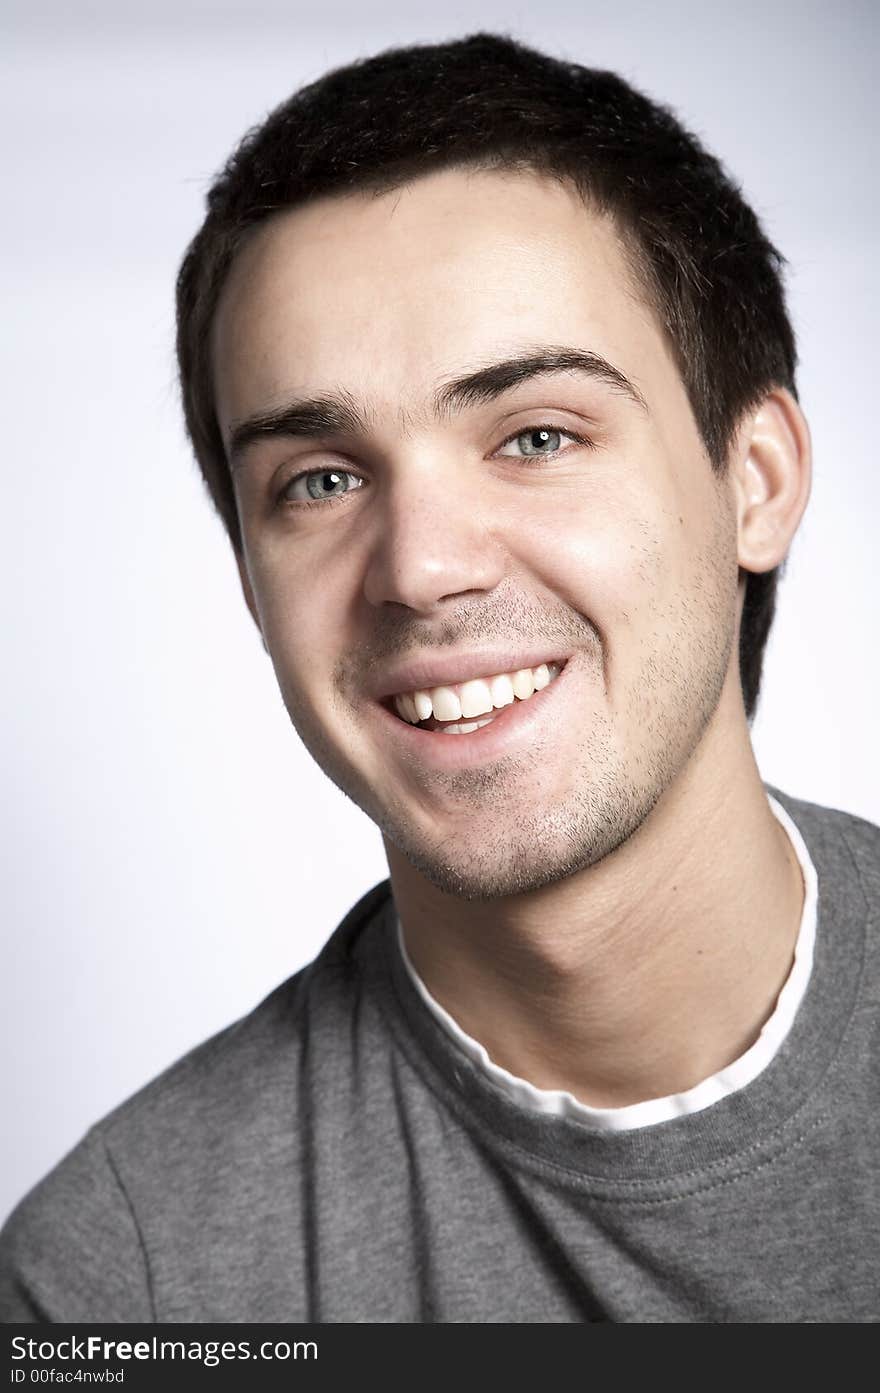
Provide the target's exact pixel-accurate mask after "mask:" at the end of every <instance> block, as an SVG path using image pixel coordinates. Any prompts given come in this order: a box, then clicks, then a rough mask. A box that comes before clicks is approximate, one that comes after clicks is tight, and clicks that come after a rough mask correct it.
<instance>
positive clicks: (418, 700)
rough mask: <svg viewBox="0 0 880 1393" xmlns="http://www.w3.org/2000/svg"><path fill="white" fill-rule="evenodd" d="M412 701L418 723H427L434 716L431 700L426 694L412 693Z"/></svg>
mask: <svg viewBox="0 0 880 1393" xmlns="http://www.w3.org/2000/svg"><path fill="white" fill-rule="evenodd" d="M413 701H414V703H415V708H416V712H417V715H418V718H419V720H420V721H427V720H428V718H429V717H430V716H433V714H434V708H433V706H432V705H431V698H430V697H429V696H428V693H427V692H413Z"/></svg>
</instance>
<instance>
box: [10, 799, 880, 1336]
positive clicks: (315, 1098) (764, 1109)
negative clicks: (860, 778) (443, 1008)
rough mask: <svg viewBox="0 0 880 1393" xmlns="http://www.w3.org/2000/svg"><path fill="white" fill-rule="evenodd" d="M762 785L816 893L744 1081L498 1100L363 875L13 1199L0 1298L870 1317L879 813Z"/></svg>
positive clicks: (320, 1309)
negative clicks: (778, 1031) (166, 1063)
mask: <svg viewBox="0 0 880 1393" xmlns="http://www.w3.org/2000/svg"><path fill="white" fill-rule="evenodd" d="M768 791H769V792H771V793H772V794H773V796H774V797H776V798H777V799H778V800H779V801H780V803H781V804H782V806H783V807H784V808H785V810H786V811H787V812H788V813H789V814H790V816H791V817H792V818H793V819H794V821H795V823H796V825H797V827H798V828H799V830H800V832H801V835H802V836H803V838H804V841H805V843H806V845H807V847H808V849H809V853H810V856H811V858H812V860H813V862H814V864H815V866H816V869H817V873H818V884H819V908H818V922H817V936H816V949H815V961H814V968H813V974H812V977H811V980H810V985H809V987H808V990H807V993H806V995H805V997H804V1000H803V1002H802V1003H801V1006H800V1009H799V1011H798V1013H797V1016H796V1018H795V1021H794V1024H793V1026H792V1028H791V1030H790V1032H789V1034H788V1036H787V1038H786V1040H785V1043H784V1044H783V1046H782V1048H781V1049H780V1051H779V1052H778V1054H777V1055H776V1056H775V1058H774V1059H773V1060H772V1062H771V1063H770V1064H769V1065H768V1067H767V1068H766V1069H765V1070H764V1071H763V1072H762V1073H761V1074H760V1075H759V1076H758V1077H757V1078H756V1079H755V1080H754V1081H753V1082H752V1083H750V1084H749V1085H748V1086H747V1087H745V1088H743V1089H741V1090H739V1091H738V1092H736V1093H734V1094H732V1095H730V1096H729V1097H726V1098H723V1099H722V1100H721V1101H719V1102H718V1103H716V1104H714V1105H713V1106H711V1107H708V1108H705V1109H704V1110H702V1111H700V1112H696V1113H693V1114H691V1115H690V1116H685V1117H681V1118H676V1119H674V1120H671V1121H668V1122H663V1123H660V1124H657V1125H654V1126H649V1127H640V1128H637V1129H635V1130H633V1131H624V1132H609V1131H600V1130H597V1129H594V1128H591V1127H589V1126H586V1125H584V1123H583V1122H581V1121H575V1120H572V1119H571V1118H567V1117H557V1116H547V1115H544V1114H540V1113H535V1112H531V1111H528V1110H526V1109H524V1108H522V1107H519V1106H517V1104H516V1103H515V1102H513V1101H512V1100H511V1099H510V1098H509V1097H508V1096H506V1095H505V1094H503V1093H502V1092H500V1091H499V1089H498V1088H497V1087H496V1085H495V1084H494V1083H493V1082H492V1080H491V1079H490V1078H489V1077H487V1075H486V1073H485V1072H484V1071H483V1070H481V1069H479V1068H478V1067H477V1066H476V1065H475V1063H474V1062H473V1061H472V1060H471V1059H469V1058H468V1057H467V1056H466V1055H465V1054H464V1053H463V1052H462V1051H461V1049H460V1048H459V1047H458V1046H457V1045H456V1042H455V1041H454V1040H453V1039H452V1038H451V1037H450V1036H449V1034H448V1033H447V1032H446V1031H444V1030H443V1029H442V1027H441V1026H440V1025H439V1023H438V1022H437V1020H435V1019H434V1017H433V1016H432V1015H431V1013H430V1011H429V1010H428V1009H427V1007H426V1005H425V1003H424V1001H423V1000H422V999H421V998H420V997H419V995H418V992H417V991H416V988H415V986H414V984H413V982H412V979H411V978H410V977H409V975H408V974H407V972H406V971H405V968H404V965H403V963H402V961H401V958H400V951H399V947H398V944H397V940H396V935H395V932H394V928H395V916H394V906H393V902H392V900H391V898H390V892H389V886H388V883H387V882H385V883H383V884H382V885H379V886H377V887H376V888H375V889H374V890H372V891H370V892H369V894H367V895H366V896H365V897H364V898H363V899H362V900H361V901H360V903H359V904H358V905H357V906H355V908H354V909H353V910H352V911H351V913H350V914H349V915H348V916H347V917H346V919H345V920H344V921H343V923H342V924H341V925H340V926H339V928H338V929H337V930H336V932H335V933H334V935H333V936H332V938H331V939H330V941H329V942H328V944H327V945H326V947H325V948H324V949H323V950H322V952H321V953H320V954H319V956H318V957H317V958H316V959H315V961H314V962H313V963H312V964H311V965H310V966H309V967H307V968H305V969H304V970H303V971H302V972H299V973H297V974H296V975H295V976H294V977H292V978H291V979H290V980H289V981H288V982H286V983H284V984H283V985H282V986H280V987H279V988H278V989H277V990H276V991H274V992H273V993H272V994H271V995H270V996H269V997H268V998H267V999H266V1000H265V1001H264V1002H263V1003H262V1004H261V1005H260V1006H258V1007H257V1009H256V1010H255V1011H253V1012H252V1013H251V1014H250V1015H249V1016H247V1017H245V1018H244V1019H243V1020H241V1021H239V1022H238V1023H237V1024H235V1025H233V1026H230V1027H229V1028H228V1029H227V1030H224V1031H222V1032H221V1033H220V1034H219V1035H216V1036H214V1037H213V1038H212V1039H211V1040H209V1041H207V1042H206V1043H205V1044H203V1045H201V1046H200V1047H199V1048H198V1049H196V1050H194V1051H193V1052H192V1053H191V1054H189V1055H187V1056H186V1057H185V1058H184V1059H182V1060H180V1061H179V1062H178V1063H177V1064H175V1065H174V1066H173V1067H172V1068H170V1069H169V1070H167V1071H166V1072H165V1073H164V1074H162V1075H161V1076H160V1077H159V1078H158V1079H156V1080H154V1081H153V1082H152V1083H151V1084H149V1085H148V1086H147V1087H146V1088H144V1089H142V1090H141V1091H140V1092H139V1093H137V1094H136V1095H135V1096H134V1097H133V1098H131V1099H129V1101H128V1102H126V1103H124V1104H123V1105H122V1106H121V1107H119V1108H117V1109H116V1110H115V1111H114V1112H113V1113H111V1114H110V1115H109V1116H108V1117H107V1118H105V1119H104V1121H103V1122H100V1123H98V1124H97V1126H95V1127H93V1128H92V1130H91V1131H90V1132H89V1133H88V1134H87V1136H86V1137H85V1138H84V1140H83V1141H82V1142H80V1144H79V1145H78V1146H77V1147H76V1148H75V1149H74V1150H73V1151H72V1152H71V1153H70V1154H69V1155H68V1156H67V1157H66V1158H65V1159H64V1160H63V1161H62V1162H61V1163H60V1164H59V1165H58V1166H57V1167H56V1168H55V1169H54V1170H53V1171H52V1172H51V1173H50V1174H49V1175H48V1176H47V1177H46V1179H45V1180H43V1181H42V1182H41V1183H40V1184H39V1185H38V1186H37V1187H36V1188H35V1189H34V1190H33V1191H31V1193H30V1194H29V1195H28V1196H27V1197H26V1198H25V1199H24V1200H23V1201H22V1203H21V1204H20V1205H19V1206H18V1208H17V1209H16V1211H15V1212H14V1213H13V1215H12V1216H11V1218H10V1219H9V1221H8V1223H7V1225H6V1227H5V1228H4V1230H3V1232H2V1234H0V1316H2V1318H3V1320H5V1321H15V1320H21V1321H33V1320H37V1321H65V1322H71V1321H82V1322H86V1321H255V1322H261V1321H272V1322H274V1321H294V1322H299V1321H333V1322H336V1321H359V1322H386V1321H399V1322H413V1321H415V1322H433V1321H464V1322H508V1321H510V1322H582V1321H873V1320H878V1319H880V1162H878V1156H880V1106H878V1104H880V1067H878V1066H880V1029H878V1026H880V1012H878V1005H880V961H878V953H880V935H878V905H880V828H877V827H875V826H873V825H872V824H871V823H868V822H865V821H863V820H862V819H859V818H856V817H852V816H850V815H849V814H847V813H843V812H837V811H835V810H831V809H827V808H820V807H817V806H816V805H814V804H810V803H806V802H801V801H799V800H796V799H793V798H789V797H787V796H786V795H784V794H782V793H779V792H778V790H776V789H770V790H768Z"/></svg>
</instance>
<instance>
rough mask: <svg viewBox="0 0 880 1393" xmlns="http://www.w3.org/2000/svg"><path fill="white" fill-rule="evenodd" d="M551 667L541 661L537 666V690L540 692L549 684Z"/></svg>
mask: <svg viewBox="0 0 880 1393" xmlns="http://www.w3.org/2000/svg"><path fill="white" fill-rule="evenodd" d="M549 682H550V669H549V668H548V666H547V664H546V663H541V665H540V667H536V668H535V691H536V692H540V691H541V689H542V688H543V687H546V686H548V685H549Z"/></svg>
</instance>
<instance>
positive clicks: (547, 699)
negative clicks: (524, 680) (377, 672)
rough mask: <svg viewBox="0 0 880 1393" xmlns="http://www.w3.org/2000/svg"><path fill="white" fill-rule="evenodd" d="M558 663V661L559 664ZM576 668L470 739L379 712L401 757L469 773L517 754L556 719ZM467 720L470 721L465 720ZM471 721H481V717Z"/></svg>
mask: <svg viewBox="0 0 880 1393" xmlns="http://www.w3.org/2000/svg"><path fill="white" fill-rule="evenodd" d="M557 661H558V660H557ZM571 666H572V661H571V659H569V660H568V661H567V662H566V663H565V666H564V667H563V668H562V670H561V672H559V673H558V674H557V675H556V677H554V679H553V681H552V682H550V683H549V684H548V686H546V687H542V689H541V691H539V692H535V693H534V695H533V696H530V697H528V698H527V699H526V700H525V701H520V700H519V699H518V698H515V699H514V701H513V703H512V705H510V706H503V707H502V708H501V709H500V710H499V712H498V715H497V716H496V717H495V719H494V720H493V721H490V723H489V724H488V725H486V726H481V727H480V729H479V730H472V731H470V732H469V733H468V734H467V735H444V734H443V732H442V731H441V730H423V729H421V727H420V726H414V725H410V724H409V722H408V721H403V720H401V719H400V717H399V716H395V715H394V714H393V713H392V712H391V711H389V710H388V709H387V707H385V706H382V705H380V704H378V703H377V706H376V709H377V711H378V712H379V714H380V716H381V717H382V719H383V721H384V723H385V735H386V737H387V738H389V739H392V740H393V741H394V742H395V744H396V745H397V747H398V748H399V750H400V752H401V754H403V755H404V757H405V758H407V759H408V760H410V759H411V760H416V761H418V762H420V763H422V764H426V765H429V766H430V767H431V768H433V769H452V770H454V769H469V768H471V767H472V766H473V765H475V764H485V763H486V762H487V761H489V760H493V759H501V758H502V757H503V756H504V755H507V754H513V753H515V752H516V751H517V749H518V748H519V747H521V746H522V745H523V744H525V743H527V742H528V741H529V740H530V739H531V738H533V737H534V736H535V735H536V734H538V733H539V728H540V727H541V726H544V725H545V717H547V718H549V719H551V720H552V719H553V707H554V705H555V704H556V700H557V694H558V688H559V687H560V685H561V684H562V683H564V682H565V678H566V674H567V672H568V670H569V668H570V667H571ZM465 719H466V718H465ZM470 719H472V720H479V719H480V717H479V716H473V717H471V718H470Z"/></svg>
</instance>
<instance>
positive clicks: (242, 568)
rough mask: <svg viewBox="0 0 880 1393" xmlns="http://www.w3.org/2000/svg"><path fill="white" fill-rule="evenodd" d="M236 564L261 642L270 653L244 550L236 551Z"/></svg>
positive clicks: (246, 601) (246, 602)
mask: <svg viewBox="0 0 880 1393" xmlns="http://www.w3.org/2000/svg"><path fill="white" fill-rule="evenodd" d="M235 564H236V566H237V567H238V577H239V580H240V581H241V588H242V592H243V593H244V599H245V604H246V605H247V607H248V609H249V610H250V614H251V618H252V619H253V621H254V623H255V624H256V626H257V631H258V633H259V635H260V642H261V643H262V645H263V649H264V651H265V652H266V653H268V652H269V650H268V648H267V647H266V640H265V638H264V637H263V626H262V625H261V623H260V614H259V611H258V609H257V602H256V600H255V599H254V591H253V587H252V585H251V578H250V576H249V575H248V570H247V563H246V561H245V559H244V554H243V553H242V552H239V551H236V552H235Z"/></svg>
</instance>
